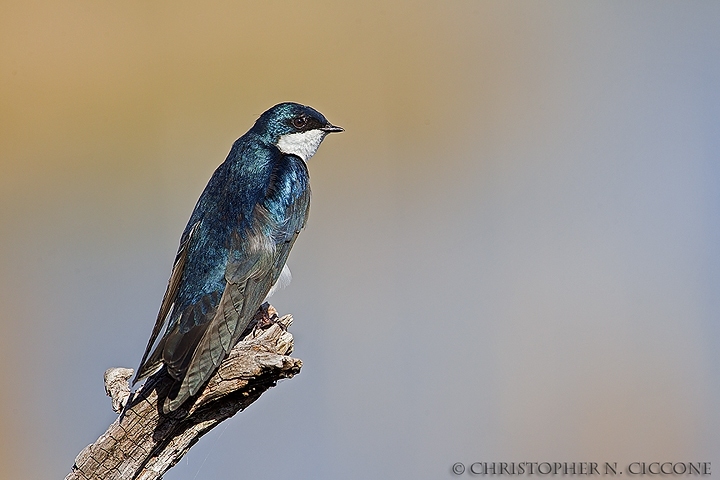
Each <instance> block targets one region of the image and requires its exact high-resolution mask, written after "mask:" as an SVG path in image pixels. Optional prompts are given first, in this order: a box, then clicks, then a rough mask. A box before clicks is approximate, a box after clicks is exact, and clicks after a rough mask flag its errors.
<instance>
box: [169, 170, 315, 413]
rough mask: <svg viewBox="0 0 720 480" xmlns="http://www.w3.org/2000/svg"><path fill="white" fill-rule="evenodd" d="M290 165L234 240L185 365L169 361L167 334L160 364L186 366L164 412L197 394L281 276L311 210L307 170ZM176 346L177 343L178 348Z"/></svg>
mask: <svg viewBox="0 0 720 480" xmlns="http://www.w3.org/2000/svg"><path fill="white" fill-rule="evenodd" d="M297 160H298V161H300V160H299V159H297ZM289 161H290V162H291V163H292V164H293V167H294V168H290V169H289V171H283V172H278V174H277V176H274V177H273V178H272V179H271V182H270V187H269V188H268V190H267V196H266V198H265V201H264V202H263V203H262V204H257V205H255V207H254V208H253V213H252V219H251V222H250V225H249V226H248V228H246V229H245V231H244V232H243V234H239V233H236V234H234V235H232V238H231V245H230V254H229V258H228V263H227V266H226V268H225V281H226V285H225V289H224V290H223V292H222V296H221V297H220V300H219V303H218V304H217V310H215V312H214V315H213V317H212V320H211V321H210V322H209V323H207V324H204V325H203V331H202V336H201V338H200V339H199V342H198V343H197V347H196V348H195V349H194V351H193V353H192V357H191V358H190V359H189V361H188V359H187V357H183V358H182V359H181V358H179V357H177V356H176V355H172V354H171V355H169V356H168V353H171V352H169V351H168V346H169V345H170V344H171V343H174V342H175V340H174V338H173V334H172V332H170V333H169V334H168V335H166V338H167V343H166V346H165V355H164V357H163V359H164V361H165V364H166V365H168V370H170V366H171V365H172V364H173V362H174V363H175V364H176V365H178V366H180V367H181V370H184V368H182V367H184V366H185V365H187V369H186V370H185V372H184V376H183V379H182V383H181V385H180V388H179V390H178V392H177V395H176V396H175V397H174V398H170V397H168V398H167V399H166V401H165V404H164V407H163V408H164V410H165V411H166V412H168V411H172V410H175V409H176V408H177V407H179V406H180V405H181V404H182V403H183V402H184V401H185V400H186V399H187V398H188V397H190V396H192V395H195V394H196V393H197V392H198V391H199V389H200V387H202V385H204V383H205V382H206V381H207V380H208V378H210V376H211V375H212V374H213V373H214V372H215V370H216V369H217V367H218V365H220V362H222V361H223V360H224V359H225V357H226V356H227V354H228V353H229V352H230V349H232V347H234V346H235V344H236V343H237V342H238V341H239V340H240V336H241V335H242V333H243V332H244V330H245V328H246V327H247V325H248V324H249V323H250V321H251V320H252V318H253V316H254V315H255V313H256V311H257V309H258V307H259V306H260V304H261V303H262V301H263V299H264V298H265V296H266V295H267V293H268V291H269V290H270V288H271V287H272V285H273V284H274V283H275V282H276V281H277V279H278V277H279V276H280V272H281V271H282V268H283V266H284V265H285V262H286V261H287V257H288V255H289V254H290V249H291V248H292V246H293V244H294V243H295V239H296V238H297V236H298V234H299V233H300V230H301V229H302V227H303V226H304V225H305V221H306V219H307V214H308V210H309V206H310V189H309V186H308V184H307V170H306V167H305V166H304V164H302V165H295V160H294V158H291V159H289ZM196 328H197V334H200V330H199V327H196ZM178 333H179V332H178ZM189 333H195V332H193V331H192V330H191V331H189V332H188V333H185V334H183V338H182V340H184V339H185V337H187V336H188V334H189ZM193 340H194V339H193ZM180 341H181V340H180V338H178V343H179V342H180ZM184 353H185V354H187V353H188V352H187V351H185V352H184ZM173 357H175V358H173ZM176 378H178V377H176Z"/></svg>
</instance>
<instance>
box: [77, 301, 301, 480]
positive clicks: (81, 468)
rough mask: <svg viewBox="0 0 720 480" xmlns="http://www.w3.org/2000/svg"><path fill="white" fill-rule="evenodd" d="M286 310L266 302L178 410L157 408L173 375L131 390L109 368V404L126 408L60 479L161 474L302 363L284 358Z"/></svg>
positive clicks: (120, 372) (289, 344)
mask: <svg viewBox="0 0 720 480" xmlns="http://www.w3.org/2000/svg"><path fill="white" fill-rule="evenodd" d="M291 323H292V316H290V315H285V316H284V317H282V318H280V319H278V318H277V312H275V309H274V308H273V307H272V306H268V305H267V304H265V305H263V307H261V310H260V311H259V312H258V315H257V316H256V318H255V321H254V322H253V324H254V325H253V324H251V327H252V330H251V332H250V333H249V334H248V335H247V336H246V337H245V338H244V339H243V340H242V341H240V342H239V343H238V344H237V345H236V346H235V347H234V348H233V349H232V350H231V352H230V355H229V356H228V358H226V359H225V360H224V361H223V362H222V363H221V364H220V367H219V368H218V371H217V372H215V374H214V375H213V376H212V377H211V378H210V380H209V381H208V383H207V385H206V386H205V388H204V389H203V390H201V391H200V393H198V395H197V396H196V397H193V398H192V399H190V400H189V401H188V402H186V403H185V404H184V405H183V406H182V407H180V408H179V409H178V410H177V411H175V412H172V413H171V414H168V415H163V414H162V402H163V400H164V398H165V397H166V396H167V394H168V391H169V390H170V387H171V386H172V381H171V379H170V378H169V377H167V375H166V374H165V373H164V371H162V370H161V371H160V372H159V373H157V374H155V375H154V376H152V377H150V378H149V379H148V380H147V381H146V382H145V384H144V385H143V386H142V387H141V388H140V389H139V390H138V391H137V392H136V393H135V394H134V395H130V389H129V385H128V379H129V378H130V376H131V375H132V370H129V369H121V368H117V369H110V370H108V371H107V372H106V373H105V388H106V391H107V392H108V395H110V396H112V403H113V408H114V409H116V411H118V410H122V409H123V407H124V405H125V404H126V403H127V402H128V401H129V404H128V406H127V407H126V408H125V410H124V411H122V414H121V415H120V416H119V417H118V419H117V420H115V421H114V422H113V423H112V424H111V425H110V427H108V429H107V431H106V432H105V433H104V434H103V435H101V436H100V438H98V439H97V441H96V442H95V443H93V444H92V445H88V446H87V447H85V449H84V450H83V451H82V452H80V454H79V455H78V456H77V458H76V459H75V464H74V465H73V469H72V472H71V473H70V474H68V476H67V477H65V480H75V479H104V480H112V479H142V480H150V479H157V478H160V477H162V475H163V474H164V473H165V472H166V471H167V470H168V469H169V468H170V467H172V466H173V465H175V464H176V463H177V462H178V461H179V460H180V459H181V458H182V457H183V455H185V453H187V451H188V450H189V449H190V447H191V446H193V445H194V444H195V443H196V442H197V441H198V440H199V439H200V437H202V436H203V435H204V434H205V433H207V432H209V431H210V430H211V429H213V428H214V427H216V426H217V425H219V424H220V422H222V421H223V420H226V419H228V418H230V417H232V416H233V415H235V414H236V413H237V412H239V411H241V410H243V409H245V408H247V407H248V405H250V404H251V403H253V402H254V401H255V400H257V399H258V398H259V397H260V395H262V394H263V393H264V392H265V391H266V390H267V389H268V388H270V387H273V386H275V384H276V383H277V381H278V380H280V379H283V378H291V377H293V376H294V375H296V374H297V373H298V372H299V371H300V368H301V367H302V362H301V361H300V360H298V359H296V358H292V357H289V356H288V355H289V354H290V353H291V352H292V348H293V338H292V335H291V334H290V333H289V332H288V331H287V327H288V326H289V325H290V324H291Z"/></svg>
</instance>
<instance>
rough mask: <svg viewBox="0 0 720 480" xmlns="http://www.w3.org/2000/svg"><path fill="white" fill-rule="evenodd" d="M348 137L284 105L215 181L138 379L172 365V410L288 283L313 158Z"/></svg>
mask: <svg viewBox="0 0 720 480" xmlns="http://www.w3.org/2000/svg"><path fill="white" fill-rule="evenodd" d="M342 131H344V129H343V128H342V127H338V126H335V125H333V124H331V123H330V122H329V121H328V120H327V119H326V118H325V116H323V115H322V114H321V113H320V112H318V111H317V110H315V109H313V108H312V107H309V106H305V105H301V104H298V103H294V102H285V103H280V104H277V105H275V106H273V107H272V108H270V109H268V110H267V111H265V112H264V113H263V114H262V115H260V117H259V118H258V119H257V121H256V122H255V124H254V125H253V126H252V128H250V130H248V132H247V133H245V134H244V135H243V136H241V137H240V138H238V139H237V140H236V141H235V142H234V143H233V145H232V148H231V149H230V152H229V153H228V155H227V158H226V159H225V161H224V162H223V163H222V164H220V166H219V167H217V169H216V170H215V172H214V173H213V175H212V176H211V178H210V180H209V181H208V184H207V186H206V187H205V189H204V191H203V192H202V194H201V195H200V198H199V199H198V201H197V204H196V205H195V208H194V210H193V212H192V214H191V215H190V219H189V221H188V223H187V226H186V227H185V230H184V231H183V233H182V236H181V237H180V246H179V247H178V251H177V254H176V256H175V261H174V263H173V267H172V272H171V274H170V279H169V280H168V285H167V289H166V291H165V295H164V296H163V299H162V302H161V304H160V310H159V312H158V316H157V319H156V321H155V325H154V327H153V329H152V333H151V335H150V339H149V340H148V343H147V347H146V349H145V353H144V355H143V357H142V360H141V362H140V367H139V368H138V370H137V374H136V375H135V378H134V380H133V385H135V383H137V382H138V381H140V380H142V379H144V378H147V377H149V376H150V375H152V374H154V373H156V372H158V371H159V370H161V369H162V368H163V366H164V367H165V369H166V371H167V374H168V375H169V376H170V377H171V378H172V379H173V381H174V383H173V388H171V389H170V392H171V393H170V394H169V395H168V397H167V398H166V399H165V401H164V403H163V412H164V413H166V414H167V413H169V412H172V411H175V410H177V409H178V408H179V407H180V406H181V405H182V404H183V403H184V402H185V401H186V400H188V399H189V398H190V397H192V396H193V395H196V394H197V393H198V392H199V390H200V389H201V387H202V386H203V385H204V384H205V383H206V382H207V380H208V379H209V378H210V377H211V376H212V374H213V373H214V372H215V371H216V370H217V368H218V366H219V365H220V363H221V362H222V361H223V360H224V359H225V357H226V356H227V355H228V353H229V352H230V350H231V349H232V348H233V347H234V346H235V344H237V342H238V341H240V337H241V335H242V333H243V331H244V330H245V328H246V327H247V325H248V324H249V323H250V321H251V319H252V318H253V316H254V315H255V313H256V311H257V310H258V308H259V307H260V305H261V304H262V303H263V302H264V301H265V299H266V298H267V297H268V296H269V294H271V293H272V291H274V290H275V289H276V288H277V287H278V284H280V283H283V282H284V281H285V280H286V278H287V277H288V276H289V270H288V269H287V266H286V261H287V258H288V255H289V253H290V249H291V248H292V246H293V244H294V243H295V240H296V239H297V237H298V234H299V233H300V230H301V229H302V228H303V227H304V226H305V223H306V221H307V218H308V212H309V209H310V177H309V174H308V168H307V161H308V160H309V159H310V157H312V156H313V155H314V154H315V152H316V151H317V149H318V147H319V146H320V143H321V142H322V141H323V139H324V138H325V137H326V136H327V135H328V134H329V133H335V132H342ZM163 327H165V331H164V334H163V335H162V337H161V338H160V339H159V340H158V336H159V335H160V332H161V331H162V330H163Z"/></svg>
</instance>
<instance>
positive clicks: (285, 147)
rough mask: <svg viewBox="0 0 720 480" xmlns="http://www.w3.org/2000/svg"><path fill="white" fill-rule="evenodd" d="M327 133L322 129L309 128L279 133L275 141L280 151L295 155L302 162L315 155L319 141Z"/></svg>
mask: <svg viewBox="0 0 720 480" xmlns="http://www.w3.org/2000/svg"><path fill="white" fill-rule="evenodd" d="M325 135H327V133H326V132H323V131H322V130H309V131H307V132H300V133H288V134H287V135H281V136H280V138H279V139H278V142H277V147H278V148H279V149H280V151H281V152H283V153H284V154H287V155H297V156H298V157H300V158H302V159H303V161H304V162H307V161H308V160H310V157H312V156H313V155H315V152H317V149H318V147H319V146H320V143H321V142H322V141H323V138H325Z"/></svg>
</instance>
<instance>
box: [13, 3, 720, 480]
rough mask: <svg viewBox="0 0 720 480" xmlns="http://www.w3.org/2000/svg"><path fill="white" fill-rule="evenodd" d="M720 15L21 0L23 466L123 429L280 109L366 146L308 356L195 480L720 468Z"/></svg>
mask: <svg viewBox="0 0 720 480" xmlns="http://www.w3.org/2000/svg"><path fill="white" fill-rule="evenodd" d="M718 32H720V4H718V3H717V2H712V1H705V2H703V1H684V2H670V1H635V2H621V1H603V2H594V1H588V2H575V1H565V2H561V1H555V2H539V1H537V2H536V1H520V2H503V1H478V0H454V1H451V2H428V1H421V2H418V1H413V2H410V1H392V2H385V1H368V2H357V4H351V3H348V2H330V1H326V2H322V1H307V2H295V3H290V2H282V1H279V0H271V1H267V2H262V3H260V2H255V3H249V2H247V3H243V2H229V1H225V2H223V1H210V2H202V3H198V2H184V1H181V2H169V1H158V2H150V3H148V2H143V1H128V2H119V3H118V2H92V1H87V0H71V1H63V2H60V1H55V0H50V1H46V2H35V1H29V2H13V1H4V2H0V162H1V163H0V172H1V173H0V225H2V227H1V228H2V230H1V231H2V235H1V236H0V305H2V308H1V309H0V321H1V322H2V323H1V324H2V327H3V332H2V335H1V336H0V378H1V379H2V385H3V386H2V389H0V416H1V417H0V418H1V419H2V422H0V423H1V425H0V442H2V443H1V445H2V448H0V468H1V469H2V476H3V477H4V478H28V479H34V478H38V479H40V478H62V476H64V475H65V474H66V473H67V472H68V471H69V469H70V467H71V465H72V462H73V459H74V457H75V455H76V454H77V453H78V452H79V451H80V450H81V449H82V448H83V447H84V446H85V445H87V444H88V443H91V442H93V441H94V440H95V439H96V438H97V437H98V436H99V435H100V434H101V433H102V432H103V431H104V429H105V428H106V427H107V425H108V424H109V423H110V422H111V421H112V420H113V419H114V418H115V416H114V414H113V413H112V411H111V409H110V402H109V399H107V398H106V397H105V394H104V391H103V386H102V374H103V372H104V371H105V369H106V368H108V367H111V366H127V367H133V368H135V367H136V366H137V363H138V362H139V360H140V357H141V355H142V352H143V348H144V346H145V342H146V341H147V338H148V335H149V333H150V329H151V327H152V324H153V322H154V319H155V315H156V313H157V309H158V306H159V304H160V300H161V297H162V294H163V291H164V289H165V285H166V282H167V278H168V275H169V273H170V267H171V263H172V260H173V257H174V253H175V250H176V248H177V242H178V239H179V236H180V233H181V231H182V229H183V227H184V225H185V222H186V221H187V218H188V216H189V215H190V212H191V210H192V208H193V206H194V203H195V201H196V199H197V197H198V196H199V194H200V192H201V191H202V188H203V187H204V185H205V183H206V181H207V179H208V178H209V177H210V175H211V173H212V171H213V170H214V168H215V167H216V166H217V165H218V164H219V163H220V162H221V161H222V160H223V159H224V157H225V155H226V154H227V151H228V150H229V148H230V145H231V144H232V142H233V141H234V140H235V139H236V138H237V137H238V136H239V135H241V134H242V133H244V132H245V131H246V130H247V129H248V128H249V127H250V126H251V125H252V123H253V122H254V120H255V119H256V118H257V116H258V115H259V114H260V113H261V112H262V111H264V110H265V109H266V108H268V107H270V106H271V105H273V104H275V103H278V102H281V101H287V100H293V101H298V102H302V103H306V104H309V105H312V106H314V107H316V108H317V109H319V110H320V111H322V112H323V113H324V114H325V115H326V116H327V117H328V118H329V119H330V120H331V121H332V122H334V123H336V124H339V125H342V126H343V127H345V128H346V130H347V131H346V133H344V134H342V135H338V136H333V137H331V138H328V139H327V140H326V142H325V144H324V145H323V146H322V148H321V149H320V151H319V153H318V154H317V155H316V156H315V157H314V158H313V159H312V160H311V161H310V173H311V177H312V187H313V194H314V196H313V204H312V209H311V215H310V222H309V225H308V227H307V229H306V231H305V232H304V233H303V234H302V235H301V236H300V239H299V241H298V243H297V244H296V247H295V249H294V250H293V253H292V255H291V257H290V267H291V269H292V271H293V275H294V280H293V283H292V284H291V285H290V287H289V288H288V289H286V290H284V291H283V292H282V293H280V294H278V295H277V296H276V297H275V298H274V300H273V303H274V304H275V305H276V307H277V308H278V310H280V311H281V312H282V313H287V312H290V313H293V314H294V316H295V324H294V326H293V327H292V332H293V333H294V335H295V342H296V352H295V355H296V356H298V357H299V358H302V359H303V361H304V368H303V371H302V373H301V374H300V375H299V376H297V377H296V378H294V379H292V380H289V381H284V382H282V383H281V384H280V385H278V386H277V387H276V388H274V389H272V390H270V391H269V392H268V393H267V394H266V395H264V396H263V397H262V398H261V400H260V401H258V402H257V403H256V404H255V405H253V406H252V407H251V408H249V409H248V410H247V411H246V412H244V413H242V414H240V415H238V416H237V417H235V418H233V419H232V420H230V421H228V422H226V424H223V425H222V426H220V427H219V428H217V429H216V430H214V431H213V432H211V433H210V434H209V435H207V437H205V438H203V440H201V441H200V443H199V444H198V445H196V446H195V447H194V448H193V449H192V450H191V452H190V454H189V455H188V456H187V458H186V459H183V461H182V462H181V464H179V465H177V466H176V467H175V468H174V469H172V470H171V471H170V472H169V473H168V475H167V476H166V478H167V479H169V480H180V479H183V480H184V479H196V478H253V479H275V478H313V479H336V478H347V479H368V478H398V479H400V478H402V479H441V478H454V477H453V475H452V473H451V471H450V467H451V465H452V464H453V463H455V462H464V463H466V464H469V463H471V462H473V461H516V462H519V461H597V462H605V461H608V462H618V463H619V465H620V466H621V467H622V466H624V465H627V463H629V462H633V461H647V462H651V461H658V460H659V461H714V462H715V463H716V464H720V463H719V462H720V457H718V452H720V433H718V432H720V413H718V408H717V406H718V403H719V401H720V353H718V352H719V351H720V350H718V348H717V345H718V341H719V340H720V324H719V323H718V310H719V307H720V298H719V296H718V292H720V255H719V253H718V245H719V244H720V224H719V222H718V214H719V212H720V33H718Z"/></svg>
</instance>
